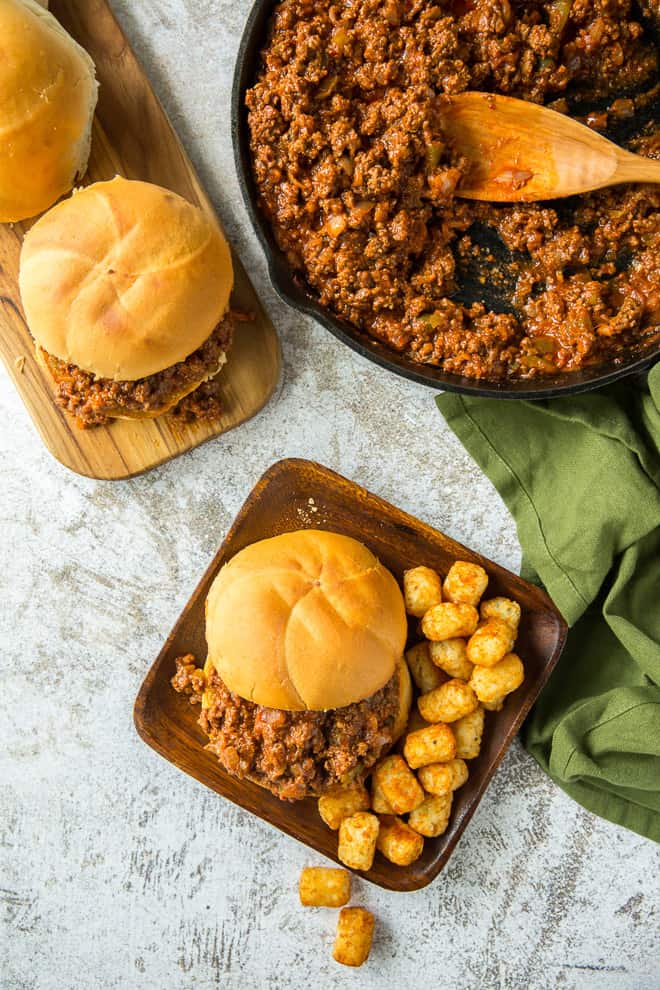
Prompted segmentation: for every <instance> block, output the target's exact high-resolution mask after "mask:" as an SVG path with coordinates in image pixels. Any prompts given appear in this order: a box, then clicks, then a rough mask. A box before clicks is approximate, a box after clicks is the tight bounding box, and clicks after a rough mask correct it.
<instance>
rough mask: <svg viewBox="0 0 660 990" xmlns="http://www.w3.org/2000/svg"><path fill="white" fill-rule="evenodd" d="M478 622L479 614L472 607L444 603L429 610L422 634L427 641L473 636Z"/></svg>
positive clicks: (425, 617) (423, 621)
mask: <svg viewBox="0 0 660 990" xmlns="http://www.w3.org/2000/svg"><path fill="white" fill-rule="evenodd" d="M478 621H479V613H478V612H477V610H476V608H474V607H473V606H472V605H460V604H459V605H456V604H454V603H453V602H443V603H442V604H441V605H434V606H433V608H430V609H429V610H428V612H427V613H426V615H425V616H424V618H423V619H422V632H423V633H424V635H425V636H426V638H427V639H434V640H441V639H456V637H458V636H471V635H472V633H473V632H474V630H475V629H476V628H477V622H478Z"/></svg>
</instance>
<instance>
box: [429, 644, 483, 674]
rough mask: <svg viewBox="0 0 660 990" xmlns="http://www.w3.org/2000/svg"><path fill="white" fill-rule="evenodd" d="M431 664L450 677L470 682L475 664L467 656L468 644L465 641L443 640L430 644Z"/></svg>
mask: <svg viewBox="0 0 660 990" xmlns="http://www.w3.org/2000/svg"><path fill="white" fill-rule="evenodd" d="M429 656H430V657H431V662H432V663H433V664H435V666H436V667H439V668H440V670H442V671H444V673H445V674H447V675H448V676H449V677H458V678H460V680H462V681H469V680H470V675H471V674H472V667H473V664H471V663H470V661H469V660H468V656H467V643H466V641H465V640H464V639H442V640H440V641H439V642H437V643H429Z"/></svg>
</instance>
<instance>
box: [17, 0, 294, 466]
mask: <svg viewBox="0 0 660 990" xmlns="http://www.w3.org/2000/svg"><path fill="white" fill-rule="evenodd" d="M50 9H51V12H52V13H53V14H54V15H55V17H56V18H57V19H58V21H60V22H61V24H63V25H64V27H65V28H66V29H67V31H68V32H69V33H70V34H71V35H73V37H74V38H75V39H76V41H78V42H79V43H80V44H81V45H82V46H83V48H86V49H87V51H88V52H89V53H90V55H91V56H92V58H93V59H94V62H95V63H96V74H97V77H98V80H99V83H100V89H99V103H98V107H97V110H96V116H95V118H94V127H93V132H92V153H91V157H90V161H89V169H88V172H87V175H86V176H85V180H84V182H85V184H87V183H90V182H97V181H99V180H103V179H112V178H113V177H114V176H115V175H117V174H120V175H124V176H126V178H129V179H143V180H145V181H147V182H155V183H156V184H158V185H161V186H165V187H166V188H168V189H172V190H173V191H174V192H177V193H179V195H181V196H183V197H184V198H185V199H187V200H189V201H190V202H191V203H195V204H196V205H197V206H200V207H201V208H202V209H203V210H205V211H206V212H207V213H209V214H210V215H211V216H213V217H215V213H214V211H213V207H212V205H211V203H210V201H209V199H208V197H207V196H206V193H205V192H204V190H203V189H202V186H201V183H200V181H199V178H198V177H197V175H196V173H195V170H194V169H193V166H192V164H191V162H190V159H189V158H188V156H187V155H186V153H185V151H184V149H183V147H182V145H181V143H180V141H179V139H178V137H177V136H176V134H175V132H174V130H173V128H172V125H171V124H170V122H169V120H168V119H167V116H166V114H165V111H164V110H163V108H162V107H161V105H160V103H159V102H158V99H157V97H156V95H155V93H154V91H153V90H152V88H151V86H150V84H149V80H148V79H147V77H146V76H145V74H144V71H143V69H142V67H141V66H140V64H139V62H138V61H137V59H136V58H135V55H134V54H133V52H132V51H131V49H130V46H129V44H128V42H127V40H126V38H125V36H124V34H123V32H122V30H121V28H120V27H119V25H118V23H117V21H116V20H115V18H114V16H113V14H112V11H111V10H110V7H109V6H108V4H107V3H106V0H51V3H50ZM29 226H30V224H29V223H24V224H18V223H17V224H11V225H10V224H0V356H1V357H2V359H3V361H4V363H5V365H6V367H7V371H8V372H9V374H10V375H11V377H12V378H13V380H14V384H15V385H16V388H17V389H18V391H19V393H20V395H21V398H22V399H23V402H24V403H25V405H26V407H27V410H28V412H29V413H30V415H31V417H32V419H33V421H34V424H35V426H36V427H37V430H38V431H39V433H40V434H41V437H42V439H43V441H44V443H45V444H46V446H47V447H48V449H49V450H50V452H51V454H53V456H54V457H56V458H57V460H58V461H60V462H61V463H62V464H64V465H65V466H66V467H68V468H71V470H72V471H76V472H78V474H84V475H87V476H89V477H92V478H103V479H118V478H130V477H132V476H133V475H135V474H140V473H142V472H143V471H147V470H148V469H149V468H153V467H156V466H157V465H158V464H162V463H163V462H164V461H167V460H170V458H172V457H176V456H178V455H179V454H183V453H185V451H187V450H191V449H192V448H193V447H197V446H198V445H199V444H200V443H204V441H205V440H210V439H211V438H212V437H217V436H219V435H220V434H222V433H226V432H227V430H231V429H233V428H234V427H235V426H238V425H239V424H240V423H243V422H245V420H247V419H249V418H250V417H251V416H254V415H255V413H257V412H258V411H259V410H260V409H261V408H262V407H263V406H264V405H265V403H266V402H267V401H268V399H269V398H270V396H271V395H272V393H273V391H274V389H275V386H276V385H277V381H278V379H279V374H280V349H279V342H278V339H277V334H276V333H275V330H274V328H273V326H272V324H271V322H270V320H269V319H268V317H267V315H266V313H265V312H264V310H263V309H262V307H261V304H260V302H259V300H258V298H257V296H256V294H255V292H254V289H253V288H252V285H251V284H250V280H249V279H248V277H247V275H246V273H245V269H244V268H243V266H242V265H241V262H240V261H239V259H238V258H237V257H236V255H235V254H234V255H233V259H234V275H235V284H234V291H233V293H232V298H231V305H232V307H233V308H234V309H236V310H241V311H243V312H244V313H249V314H252V319H251V321H250V322H247V323H239V324H238V325H237V326H236V333H235V339H234V345H233V347H232V350H231V354H230V356H229V360H228V362H227V365H226V367H225V368H223V370H222V371H221V373H220V379H219V381H220V383H221V388H222V400H223V408H224V413H223V415H222V416H221V417H220V418H219V419H218V420H217V421H214V422H210V423H204V422H199V423H182V422H179V421H178V420H177V419H176V417H174V416H168V415H166V416H160V417H159V418H158V419H148V420H147V419H145V420H115V421H114V422H113V423H112V424H111V425H110V426H97V427H95V428H94V429H91V430H80V429H78V427H77V426H76V424H75V422H74V420H73V419H72V418H71V417H69V416H68V415H67V414H66V413H65V412H63V411H62V410H61V409H59V407H58V406H56V405H55V402H54V401H53V396H52V392H51V388H50V384H49V383H48V382H47V381H46V377H45V376H44V374H43V372H42V371H41V369H40V368H39V366H38V365H37V363H36V361H35V358H34V344H33V342H32V338H31V336H30V333H29V331H28V329H27V326H26V324H25V318H24V315H23V310H22V308H21V301H20V295H19V291H18V262H19V257H20V252H21V244H22V242H23V235H24V233H25V231H26V230H27V229H28V228H29Z"/></svg>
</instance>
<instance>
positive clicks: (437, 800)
mask: <svg viewBox="0 0 660 990" xmlns="http://www.w3.org/2000/svg"><path fill="white" fill-rule="evenodd" d="M453 797H454V795H453V793H451V792H450V793H449V794H438V795H435V794H433V795H431V796H430V797H427V798H426V800H425V801H424V803H423V804H420V806H419V808H415V810H414V811H412V812H411V813H410V815H409V816H408V824H409V825H410V827H411V828H414V829H415V831H416V832H419V834H420V835H426V836H428V838H429V839H433V838H435V836H436V835H442V834H443V832H446V831H447V826H448V825H449V816H450V814H451V803H452V800H453Z"/></svg>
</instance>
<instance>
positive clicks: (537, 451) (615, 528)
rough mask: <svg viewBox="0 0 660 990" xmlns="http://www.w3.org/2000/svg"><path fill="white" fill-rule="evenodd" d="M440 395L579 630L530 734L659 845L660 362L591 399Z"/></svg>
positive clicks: (576, 785)
mask: <svg viewBox="0 0 660 990" xmlns="http://www.w3.org/2000/svg"><path fill="white" fill-rule="evenodd" d="M437 403H438V406H439V408H440V411H441V412H442V414H443V416H444V417H445V419H446V420H447V423H448V424H449V426H450V427H451V429H452V430H453V431H454V433H455V434H456V435H457V436H458V438H459V439H460V440H461V441H462V443H463V444H464V445H465V447H466V448H467V450H468V451H469V452H470V454H471V455H472V456H473V457H474V459H475V460H476V462H477V463H478V464H479V465H480V467H481V468H482V469H483V470H484V471H485V473H486V474H487V475H488V477H489V478H490V479H491V480H492V481H493V483H494V485H495V486H496V487H497V489H498V491H499V492H500V494H501V495H502V498H503V499H504V501H505V502H506V504H507V506H508V508H509V510H510V511H511V513H512V515H513V517H514V519H515V520H516V524H517V527H518V537H519V539H520V543H521V545H522V550H523V568H522V572H523V576H524V577H526V578H528V579H529V580H533V581H536V582H539V583H541V584H543V585H544V586H545V588H546V590H547V591H548V594H549V595H550V597H551V598H552V599H553V601H554V602H555V603H556V605H557V606H558V608H559V609H560V611H561V612H562V614H563V616H564V618H565V619H566V621H567V622H568V624H569V626H570V627H571V628H570V630H569V635H568V641H567V644H566V647H565V649H564V652H563V654H562V656H561V658H560V660H559V663H558V665H557V667H556V668H555V671H554V673H553V675H552V677H551V678H550V681H549V682H548V684H547V685H546V687H545V688H544V690H543V692H542V694H541V696H540V698H539V700H538V702H537V704H536V705H535V707H534V709H533V710H532V712H531V714H530V716H529V718H528V719H527V721H526V722H525V725H524V727H523V731H522V740H523V744H524V745H525V747H526V748H527V749H528V750H529V752H530V753H531V754H532V756H534V757H535V759H536V760H537V761H538V762H539V763H540V765H541V766H542V767H543V769H544V770H546V772H547V773H548V774H549V775H550V776H551V777H552V779H553V780H554V781H555V782H556V783H557V784H558V785H559V786H560V787H561V788H562V789H563V790H565V791H566V792H567V793H568V794H570V795H571V797H573V798H574V799H575V800H576V801H579V802H580V804H582V805H584V807H585V808H588V809H589V810H590V811H592V812H594V813H595V814H598V815H601V816H602V817H603V818H607V819H609V820H610V821H612V822H616V823H618V824H620V825H624V826H625V827H626V828H629V829H632V830H633V831H635V832H639V833H640V834H641V835H646V836H648V837H649V838H652V839H654V840H655V841H656V842H660V452H659V450H658V445H659V443H660V364H658V365H656V367H655V368H654V369H653V370H652V371H651V372H650V374H649V376H648V381H647V382H644V381H643V380H641V379H640V378H637V379H629V380H627V381H625V382H622V383H620V384H617V385H614V386H610V387H609V388H607V389H604V390H602V391H600V392H596V393H589V394H586V395H577V396H567V397H566V398H559V399H549V400H546V401H542V402H519V401H508V400H495V399H478V398H472V397H469V396H460V395H450V394H448V393H445V394H444V395H441V396H439V397H438V399H437Z"/></svg>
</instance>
